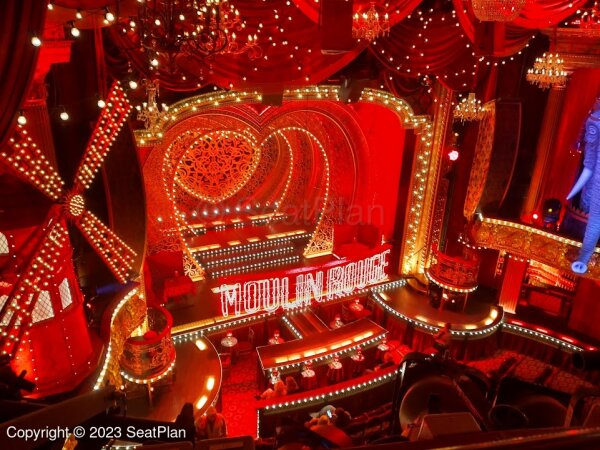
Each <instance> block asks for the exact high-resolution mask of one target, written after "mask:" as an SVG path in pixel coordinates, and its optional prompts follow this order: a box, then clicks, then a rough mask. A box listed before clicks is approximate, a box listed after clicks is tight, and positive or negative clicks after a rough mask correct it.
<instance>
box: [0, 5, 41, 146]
mask: <svg viewBox="0 0 600 450" xmlns="http://www.w3.org/2000/svg"><path fill="white" fill-rule="evenodd" d="M46 10H47V7H46V2H45V1H41V0H5V1H1V2H0V106H1V107H0V148H2V147H3V146H4V144H5V143H6V141H7V140H8V138H9V136H10V132H11V130H12V129H13V126H14V121H15V116H16V115H17V113H18V111H19V109H20V107H21V105H22V104H23V100H24V99H25V96H26V95H27V91H28V89H29V84H30V82H31V79H32V78H33V74H34V71H35V66H36V63H37V56H38V49H37V48H36V47H34V46H33V45H31V37H32V36H33V35H34V34H36V35H38V36H41V35H42V28H43V24H44V18H45V15H46Z"/></svg>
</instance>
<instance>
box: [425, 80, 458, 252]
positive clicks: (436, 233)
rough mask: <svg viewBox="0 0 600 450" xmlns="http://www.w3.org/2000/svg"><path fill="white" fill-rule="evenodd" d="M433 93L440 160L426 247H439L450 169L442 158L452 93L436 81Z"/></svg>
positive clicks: (435, 133)
mask: <svg viewBox="0 0 600 450" xmlns="http://www.w3.org/2000/svg"><path fill="white" fill-rule="evenodd" d="M434 91H435V92H434V95H435V96H436V97H437V98H438V99H439V101H438V102H436V103H435V106H434V119H433V133H434V134H433V135H434V141H433V146H434V148H436V149H437V150H438V151H439V153H440V155H441V156H440V162H439V168H438V172H437V174H438V179H437V183H436V187H435V189H436V192H435V204H434V205H433V211H432V217H431V221H430V223H429V226H430V231H429V243H428V246H427V248H428V249H431V248H434V247H435V248H440V241H441V239H442V232H443V229H444V225H445V222H446V221H447V219H448V218H447V217H445V213H446V202H447V200H448V186H449V183H448V179H447V178H445V177H444V175H445V174H446V173H448V171H449V170H450V169H451V167H452V166H451V164H450V162H449V161H448V160H447V159H446V158H444V156H445V151H444V149H445V143H446V142H448V138H447V136H448V133H449V132H450V131H451V128H452V108H451V106H452V95H453V92H452V91H451V90H450V89H447V88H446V87H445V86H443V85H441V84H440V83H436V85H435V88H434Z"/></svg>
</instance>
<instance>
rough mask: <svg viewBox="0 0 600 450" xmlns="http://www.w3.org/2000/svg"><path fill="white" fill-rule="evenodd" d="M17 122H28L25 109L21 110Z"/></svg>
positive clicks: (20, 123)
mask: <svg viewBox="0 0 600 450" xmlns="http://www.w3.org/2000/svg"><path fill="white" fill-rule="evenodd" d="M17 123H18V124H19V125H25V124H26V123H27V117H25V114H23V111H20V112H19V117H17Z"/></svg>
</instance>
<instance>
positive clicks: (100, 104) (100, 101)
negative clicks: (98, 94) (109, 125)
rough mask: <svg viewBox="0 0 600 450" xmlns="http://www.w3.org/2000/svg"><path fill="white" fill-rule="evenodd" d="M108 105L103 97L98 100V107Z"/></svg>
mask: <svg viewBox="0 0 600 450" xmlns="http://www.w3.org/2000/svg"><path fill="white" fill-rule="evenodd" d="M105 106H106V102H105V101H104V100H102V99H99V100H98V108H104V107H105Z"/></svg>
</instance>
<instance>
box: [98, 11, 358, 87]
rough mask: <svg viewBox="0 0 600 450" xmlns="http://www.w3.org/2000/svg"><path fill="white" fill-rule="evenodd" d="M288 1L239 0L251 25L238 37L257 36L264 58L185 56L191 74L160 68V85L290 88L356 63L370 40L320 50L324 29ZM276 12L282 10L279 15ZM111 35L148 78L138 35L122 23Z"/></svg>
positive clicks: (183, 63) (314, 81)
mask: <svg viewBox="0 0 600 450" xmlns="http://www.w3.org/2000/svg"><path fill="white" fill-rule="evenodd" d="M287 3H288V2H286V1H285V0H272V1H269V2H256V1H254V0H238V1H237V2H236V3H235V6H236V8H237V9H239V11H240V16H241V17H243V18H244V19H245V21H246V24H247V26H246V28H245V29H244V30H243V32H240V33H239V35H240V36H239V37H238V40H239V41H240V42H245V40H246V37H247V35H248V34H252V35H253V34H255V33H256V34H257V35H258V42H259V44H260V46H261V47H262V49H263V56H262V57H261V58H259V59H256V60H250V59H249V58H248V56H247V55H245V54H241V55H231V54H227V55H215V56H213V57H210V58H204V57H200V58H191V57H189V56H186V55H180V56H179V57H178V59H177V64H178V65H179V67H181V68H183V69H185V70H186V71H187V72H188V73H189V74H191V75H192V76H190V75H188V76H186V80H184V79H183V77H182V74H181V73H169V71H168V70H167V67H164V69H163V68H161V69H160V70H159V76H160V80H161V86H163V87H166V88H168V89H172V90H177V91H189V90H196V89H198V87H199V86H198V84H200V85H205V84H211V83H212V84H216V85H219V86H221V87H224V88H230V87H233V88H235V89H244V88H253V89H256V88H263V89H265V90H271V89H273V88H274V87H275V88H276V87H280V86H282V85H285V86H286V87H295V86H304V85H309V84H317V83H319V82H321V81H323V80H325V79H327V78H328V77H329V76H331V75H332V74H334V73H336V72H337V71H339V70H340V69H342V68H343V67H344V66H346V65H347V64H348V63H349V62H350V61H352V60H353V59H354V58H355V57H356V56H357V55H358V54H359V53H360V52H361V51H362V50H363V49H364V48H365V44H364V43H363V44H357V45H356V47H355V48H354V49H353V50H351V51H349V52H347V53H343V54H340V55H324V54H322V53H321V30H320V28H319V26H318V25H317V24H315V23H314V22H313V21H311V20H310V19H308V18H307V17H306V16H305V15H304V14H303V13H302V11H301V10H300V9H298V8H297V7H296V5H294V4H293V3H290V4H289V5H288V4H287ZM274 11H277V13H276V14H275V13H274ZM110 36H111V38H112V39H113V41H114V42H115V43H116V45H117V46H118V47H120V48H121V49H122V50H123V51H125V52H126V54H127V56H128V57H129V58H130V59H131V61H132V64H133V66H134V67H135V68H136V69H137V70H138V71H140V72H142V73H144V74H145V75H146V76H149V75H150V71H149V69H148V60H147V57H146V55H145V54H143V53H142V52H141V51H140V50H139V49H138V45H137V44H136V43H135V42H134V40H133V39H135V36H132V35H130V34H124V33H123V32H122V30H121V29H120V27H111V29H110Z"/></svg>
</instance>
